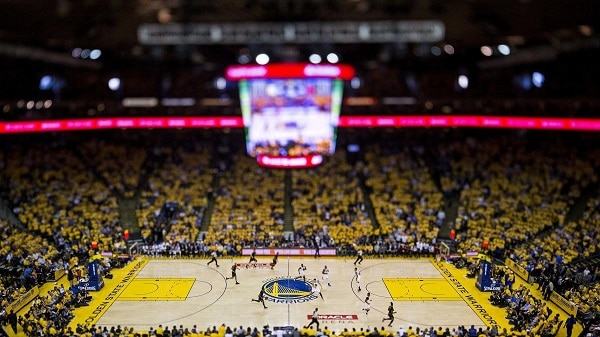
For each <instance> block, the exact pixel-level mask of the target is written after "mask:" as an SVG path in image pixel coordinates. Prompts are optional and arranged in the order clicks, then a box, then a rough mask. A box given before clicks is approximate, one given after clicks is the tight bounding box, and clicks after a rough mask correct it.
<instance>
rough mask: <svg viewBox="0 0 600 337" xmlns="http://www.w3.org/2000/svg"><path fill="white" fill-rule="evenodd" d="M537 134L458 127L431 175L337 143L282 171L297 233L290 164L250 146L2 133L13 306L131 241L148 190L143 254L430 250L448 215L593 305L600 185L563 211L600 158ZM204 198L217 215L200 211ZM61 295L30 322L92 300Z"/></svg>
mask: <svg viewBox="0 0 600 337" xmlns="http://www.w3.org/2000/svg"><path fill="white" fill-rule="evenodd" d="M533 143H534V145H531V144H528V143H526V142H525V141H522V140H521V139H518V138H517V139H511V138H510V137H497V138H494V139H493V140H486V139H485V138H483V139H477V140H475V139H468V140H467V141H453V140H449V141H448V142H444V143H441V144H438V145H436V146H435V147H433V148H432V149H428V151H431V152H432V153H433V154H434V160H435V161H437V162H438V164H439V167H437V168H436V169H437V171H435V172H434V171H432V165H431V163H430V162H426V161H425V157H426V154H425V153H424V152H425V150H424V149H423V148H422V147H419V146H414V144H413V143H409V144H408V145H398V144H395V145H394V146H387V147H386V146H385V144H374V145H373V146H371V147H370V148H368V149H366V150H365V151H364V154H363V156H362V157H361V158H360V159H359V160H356V161H351V160H349V159H348V158H349V157H350V156H351V155H350V154H348V153H346V151H344V150H338V151H337V153H336V154H334V155H333V156H332V157H330V158H328V160H327V161H326V162H325V163H324V164H323V165H322V166H320V167H318V168H316V169H314V170H299V171H293V172H289V173H287V174H289V175H290V177H291V186H290V187H291V206H292V212H293V216H294V219H293V220H294V222H293V224H294V227H293V235H292V237H288V236H286V235H284V234H285V233H284V220H285V214H286V210H285V207H284V206H285V203H284V193H285V186H286V178H285V175H286V173H284V172H283V171H277V170H266V169H263V168H259V167H258V166H257V165H256V162H255V160H253V159H252V158H249V157H247V156H245V155H243V154H242V153H240V152H236V153H234V154H229V155H230V157H231V159H230V160H229V161H228V164H227V165H224V166H218V165H215V164H214V163H213V161H214V158H213V157H212V156H213V154H212V152H211V151H210V150H209V147H206V146H205V144H203V143H202V142H190V143H188V144H185V145H184V144H180V143H178V142H174V143H173V144H169V145H166V146H165V145H160V146H156V145H151V146H149V147H147V148H144V147H142V146H140V144H139V143H138V144H136V145H134V146H132V147H129V146H128V145H122V144H117V143H116V142H109V141H97V140H93V141H85V142H82V143H81V147H80V148H78V149H77V150H72V149H70V148H69V146H66V145H65V144H62V143H61V142H50V143H48V144H27V145H17V144H7V145H5V146H4V147H3V151H0V155H1V156H2V157H0V164H1V166H0V168H1V171H2V172H1V174H0V178H1V179H2V181H6V186H5V187H6V188H5V189H4V190H1V191H0V192H1V193H2V196H4V197H5V198H6V199H7V200H6V201H7V205H9V206H10V207H11V210H12V211H13V213H14V214H15V215H16V217H17V219H18V221H19V222H20V223H21V224H22V226H23V228H19V227H18V226H15V225H8V223H7V222H4V221H2V222H0V239H1V240H2V242H3V243H5V244H3V245H2V246H0V268H2V269H1V270H2V273H1V276H0V302H1V303H2V305H3V306H6V305H7V304H8V303H10V302H11V301H13V300H14V299H15V298H17V297H18V296H20V295H21V294H23V293H24V292H25V291H27V289H29V288H31V287H32V286H34V285H36V284H41V283H43V282H45V281H46V280H47V277H48V275H50V274H52V272H53V271H55V270H59V269H68V268H70V267H73V266H76V265H80V264H81V263H83V262H84V261H86V259H87V258H89V257H90V256H91V255H93V254H95V253H96V252H99V251H104V250H107V251H123V250H124V249H125V247H126V243H125V241H124V240H123V237H122V233H123V229H124V227H123V226H121V224H120V211H121V210H120V209H119V202H120V199H121V198H127V199H136V198H139V200H138V203H137V208H136V209H134V213H135V216H136V219H137V223H138V225H139V228H140V230H141V237H142V239H143V241H144V242H143V244H142V245H140V246H139V251H140V252H142V253H145V254H149V255H171V256H200V255H206V254H207V253H210V252H212V251H214V250H217V251H219V252H220V253H223V254H239V253H240V252H241V249H242V248H245V247H274V246H278V247H289V246H304V247H314V246H315V245H318V246H320V247H336V248H338V250H339V253H340V254H351V253H354V252H355V251H356V250H358V249H361V250H363V251H365V252H366V253H367V254H384V253H385V254H398V253H416V254H419V253H426V254H429V253H433V252H434V251H435V246H436V243H437V240H438V235H439V229H440V227H441V226H442V225H443V224H444V223H445V222H446V221H448V220H450V221H451V222H452V223H453V224H454V227H453V228H454V229H455V230H456V232H457V233H458V236H457V238H456V239H457V240H456V241H457V245H458V248H459V249H460V250H462V251H467V250H486V249H490V250H491V251H492V252H494V253H495V252H498V251H503V252H506V253H507V254H506V255H507V256H509V257H511V258H512V259H513V260H515V261H516V262H517V263H518V264H520V265H521V266H523V267H524V268H526V269H527V270H528V271H529V272H530V273H531V275H532V276H533V278H534V279H535V280H536V281H537V282H538V283H539V284H540V287H541V288H542V290H543V292H544V294H545V295H546V297H548V296H547V295H548V294H549V292H551V290H556V291H558V292H559V293H561V294H563V295H564V296H565V297H566V298H567V299H568V300H570V301H572V302H574V303H575V304H576V305H577V306H578V307H579V308H580V310H581V312H582V313H588V312H597V311H599V310H600V307H599V306H598V303H600V299H599V298H598V290H600V289H599V288H598V284H597V281H598V269H597V266H596V267H595V268H591V267H589V266H588V265H585V264H582V265H575V264H574V262H577V261H580V260H582V259H586V258H590V257H593V256H595V255H597V254H598V253H600V250H598V245H597V242H598V239H600V232H599V231H598V228H599V227H600V223H599V221H600V211H599V204H600V201H599V199H598V198H597V197H596V198H591V199H590V201H589V203H588V205H587V209H586V210H585V212H584V215H583V216H582V217H581V219H579V220H578V221H573V222H569V223H567V224H565V217H566V216H567V210H568V209H569V208H570V207H571V206H572V205H573V204H574V202H575V200H576V199H577V198H579V197H580V196H581V194H582V191H583V190H584V188H585V186H588V185H589V184H593V183H596V182H597V179H598V177H597V172H598V171H597V168H598V167H599V163H598V158H600V156H596V154H597V152H590V153H583V151H581V152H578V151H573V152H570V151H569V147H566V146H563V145H561V144H560V143H559V142H557V144H553V145H554V146H553V147H552V148H550V149H547V150H545V151H541V149H542V148H543V146H542V145H540V144H537V143H535V142H533ZM410 144H413V145H410ZM535 144H537V145H535ZM78 151H79V152H78ZM86 160H88V161H87V162H86ZM436 175H439V181H436V178H438V177H436ZM444 196H446V197H452V196H456V198H457V200H458V204H459V207H458V215H457V217H456V219H446V214H445V213H444ZM209 199H211V200H213V202H214V203H213V205H212V206H211V207H212V209H211V211H212V217H211V221H210V223H208V222H205V221H204V220H205V218H204V217H205V215H206V212H207V211H208V203H209ZM370 212H371V213H370ZM203 225H207V227H206V228H205V229H206V233H205V234H203V233H201V227H202V226H203ZM541 234H542V235H541ZM92 246H93V247H94V248H93V249H92V248H90V247H92ZM549 290H550V291H549ZM60 292H61V290H59V289H56V290H55V291H53V292H51V293H50V295H49V298H44V299H41V300H42V301H47V302H44V305H38V306H35V305H34V307H32V309H31V310H30V311H29V316H28V317H29V319H28V320H27V321H24V322H23V323H22V326H23V327H26V328H27V329H31V331H33V333H34V334H35V333H38V332H39V331H46V332H48V331H50V332H52V331H54V330H51V329H55V330H56V331H58V330H61V329H62V327H64V326H61V323H60V322H62V320H66V321H68V316H69V315H68V312H69V309H68V308H71V307H72V306H74V305H76V304H77V303H81V301H80V299H79V300H73V298H68V296H66V297H67V300H68V302H62V300H60V301H57V300H56V298H53V297H57V294H58V293H60ZM69 294H71V293H69ZM501 295H502V296H503V300H502V301H500V302H502V303H504V304H505V305H506V307H507V308H509V309H508V310H509V316H510V317H511V319H512V320H513V321H514V323H515V325H516V326H517V329H518V330H523V329H525V330H527V329H528V330H532V329H534V331H537V332H536V333H539V334H540V335H542V336H545V335H548V336H550V335H551V333H552V332H553V331H555V330H556V329H557V324H558V323H559V322H557V321H556V320H555V319H553V318H552V317H550V316H549V315H548V310H547V308H545V307H544V303H543V302H542V301H540V300H538V299H535V297H533V296H532V295H531V294H530V293H529V290H527V289H524V288H519V289H512V288H511V287H506V288H505V289H504V290H503V291H502V293H501ZM70 296H72V295H70ZM54 307H56V310H51V311H52V312H46V311H45V310H44V308H54ZM48 315H50V316H48ZM48 319H56V322H57V323H56V324H57V325H53V324H54V323H53V324H47V321H48ZM53 322H54V321H53ZM535 329H537V330H535ZM85 333H86V334H92V335H93V332H91V331H88V332H85ZM494 337H495V336H494Z"/></svg>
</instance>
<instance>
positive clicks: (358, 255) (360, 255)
mask: <svg viewBox="0 0 600 337" xmlns="http://www.w3.org/2000/svg"><path fill="white" fill-rule="evenodd" d="M361 262H363V251H362V249H359V250H358V251H357V252H356V261H354V265H355V266H356V264H357V263H358V264H361Z"/></svg>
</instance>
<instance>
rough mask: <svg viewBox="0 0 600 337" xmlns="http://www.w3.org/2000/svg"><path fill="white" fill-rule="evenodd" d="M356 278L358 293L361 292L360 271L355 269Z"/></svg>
mask: <svg viewBox="0 0 600 337" xmlns="http://www.w3.org/2000/svg"><path fill="white" fill-rule="evenodd" d="M354 278H355V279H356V284H357V285H358V291H360V290H361V289H360V271H359V270H358V268H356V267H354Z"/></svg>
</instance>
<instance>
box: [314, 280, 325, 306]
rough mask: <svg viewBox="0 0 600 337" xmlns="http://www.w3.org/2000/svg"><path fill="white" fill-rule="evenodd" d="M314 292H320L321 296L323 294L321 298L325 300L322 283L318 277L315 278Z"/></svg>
mask: <svg viewBox="0 0 600 337" xmlns="http://www.w3.org/2000/svg"><path fill="white" fill-rule="evenodd" d="M312 291H313V293H315V294H318V295H319V296H321V299H322V300H323V301H325V299H324V298H323V293H322V292H321V284H320V283H319V281H318V280H317V279H314V280H313V289H312Z"/></svg>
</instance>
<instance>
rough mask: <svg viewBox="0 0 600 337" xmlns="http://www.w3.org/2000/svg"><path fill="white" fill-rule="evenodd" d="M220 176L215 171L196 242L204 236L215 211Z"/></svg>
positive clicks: (217, 171)
mask: <svg viewBox="0 0 600 337" xmlns="http://www.w3.org/2000/svg"><path fill="white" fill-rule="evenodd" d="M221 174H222V173H221V171H219V170H215V173H214V174H213V179H212V182H211V183H210V191H208V192H207V194H206V208H205V209H204V214H202V222H201V224H200V235H199V237H198V240H202V239H203V237H204V234H205V233H206V232H207V231H208V227H209V226H210V222H211V220H212V215H213V212H214V210H215V201H216V198H217V193H218V191H219V188H220V184H221Z"/></svg>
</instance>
